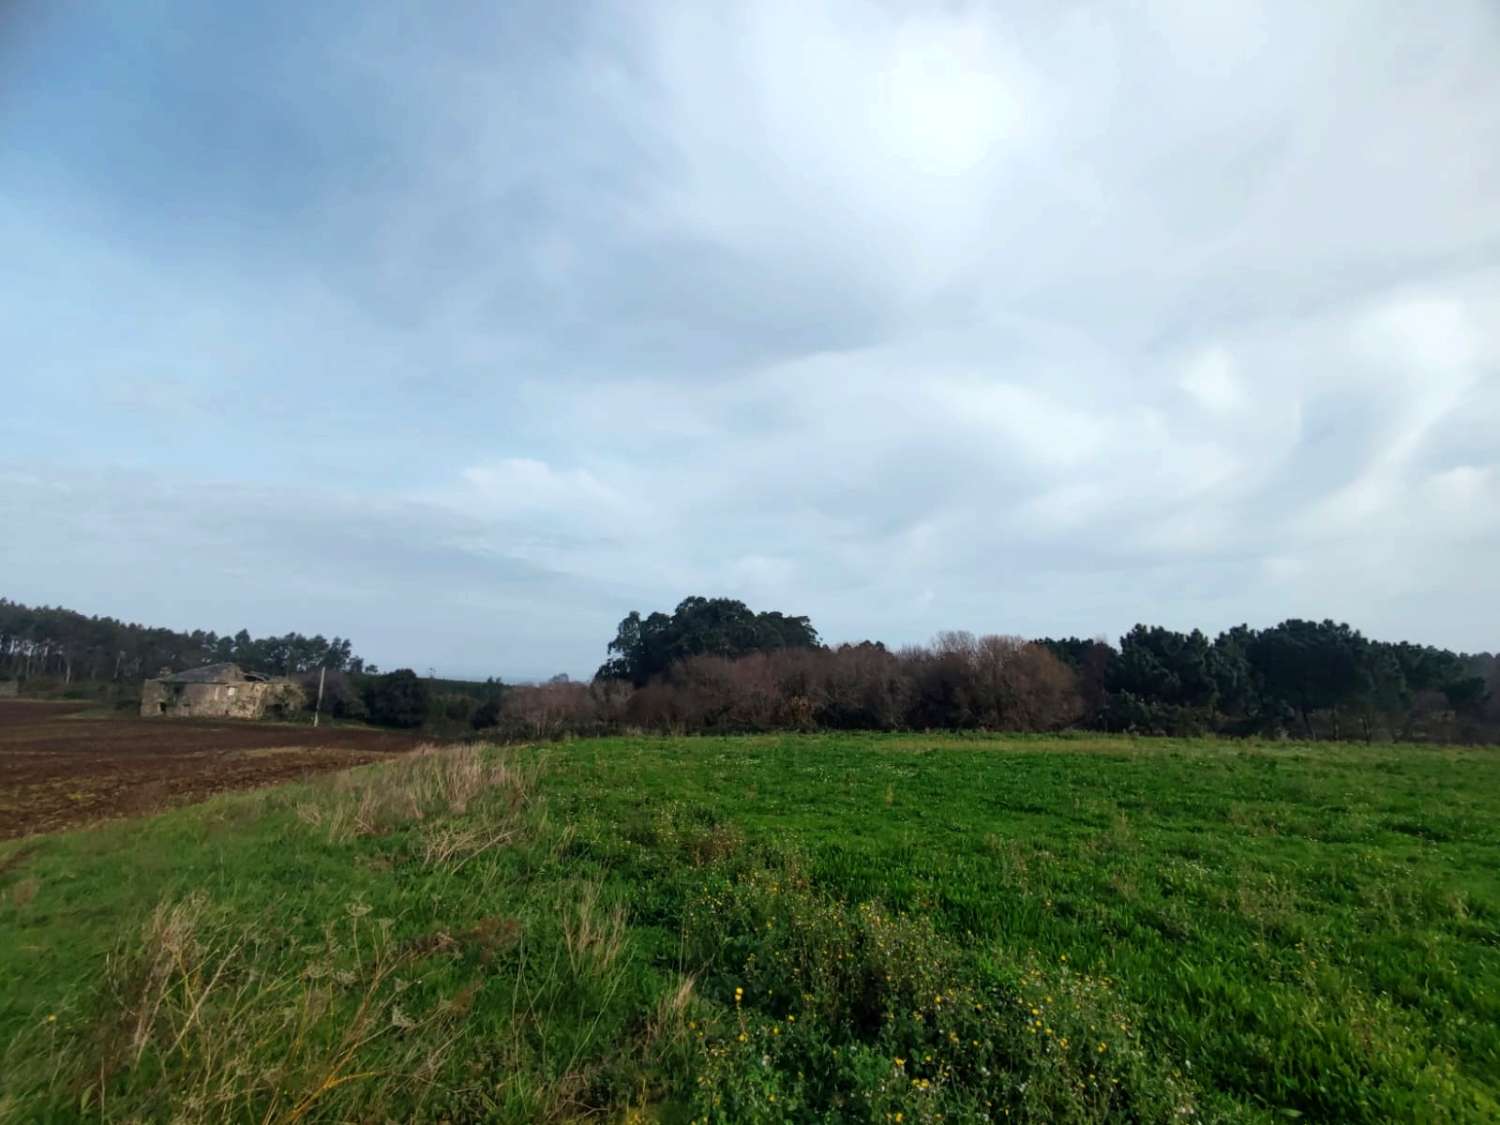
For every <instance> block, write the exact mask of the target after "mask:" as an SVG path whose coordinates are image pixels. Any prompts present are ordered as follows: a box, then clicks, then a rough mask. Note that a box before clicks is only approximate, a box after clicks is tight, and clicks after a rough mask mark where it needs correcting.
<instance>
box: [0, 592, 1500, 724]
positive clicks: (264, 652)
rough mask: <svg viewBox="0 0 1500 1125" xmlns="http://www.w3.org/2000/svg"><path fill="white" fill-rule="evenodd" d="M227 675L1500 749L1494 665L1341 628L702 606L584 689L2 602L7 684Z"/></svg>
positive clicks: (629, 717) (402, 701) (398, 703)
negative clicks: (1104, 629)
mask: <svg viewBox="0 0 1500 1125" xmlns="http://www.w3.org/2000/svg"><path fill="white" fill-rule="evenodd" d="M221 661H233V662H235V663H238V664H240V665H242V666H243V667H245V668H248V669H252V670H255V671H259V672H264V673H268V674H277V675H290V676H293V677H300V678H302V680H303V682H304V685H305V686H306V688H307V689H308V696H309V703H310V704H311V701H312V700H313V699H314V698H315V696H316V684H317V680H318V675H317V673H318V671H319V670H320V669H327V670H328V672H329V673H330V674H329V675H328V676H327V678H326V689H325V697H324V704H323V706H324V713H325V714H327V715H332V716H334V717H337V718H344V719H348V720H352V721H369V722H377V723H381V724H383V725H388V726H401V727H425V728H427V729H429V730H432V731H434V732H439V733H458V732H460V731H479V732H482V733H484V734H485V735H486V736H487V737H498V738H518V739H534V738H550V737H558V736H561V735H565V734H577V735H588V734H603V733H609V732H618V731H624V730H666V731H678V732H725V733H727V732H735V731H771V730H808V729H818V728H825V729H830V730H927V729H949V730H999V731H1058V730H1064V729H1070V728H1072V729H1085V730H1101V731H1114V732H1126V733H1136V734H1167V735H1194V734H1208V733H1218V734H1226V735H1260V736H1265V737H1282V736H1288V735H1290V736H1296V737H1304V738H1317V739H1349V738H1358V739H1370V740H1374V739H1400V740H1416V741H1421V740H1426V741H1500V658H1497V657H1496V656H1495V655H1494V654H1492V653H1487V652H1482V653H1457V652H1453V651H1451V650H1448V649H1442V648H1436V647H1433V646H1429V645H1418V644H1412V643H1409V642H1386V641H1378V640H1373V639H1370V638H1367V637H1365V636H1364V635H1363V634H1362V633H1361V632H1360V631H1359V630H1357V629H1354V628H1352V627H1350V626H1349V625H1346V624H1341V623H1337V622H1334V621H1304V620H1297V619H1292V620H1288V621H1283V622H1281V623H1279V624H1277V625H1273V626H1270V627H1268V628H1263V629H1255V628H1251V627H1250V626H1248V625H1239V626H1236V627H1234V628H1232V629H1228V630H1226V631H1224V632H1222V633H1220V634H1218V635H1217V636H1215V637H1212V638H1210V637H1209V636H1208V635H1207V634H1205V633H1204V632H1202V631H1201V630H1196V629H1195V630H1192V631H1190V632H1179V631H1176V630H1172V629H1166V628H1162V627H1160V626H1151V625H1137V626H1135V627H1134V628H1133V629H1131V630H1130V631H1129V632H1128V633H1126V634H1125V635H1124V636H1123V637H1122V638H1120V640H1119V643H1118V644H1112V643H1110V642H1109V641H1107V640H1104V639H1101V638H1094V639H1085V638H1079V637H1065V638H1050V637H1044V638H1036V639H1028V638H1022V637H1015V636H1002V635H986V636H976V635H975V634H972V633H967V632H947V633H940V634H938V635H937V637H935V638H934V639H933V641H932V642H931V643H930V644H926V645H908V646H904V647H901V648H897V649H890V648H887V647H886V646H885V645H884V644H881V643H879V642H875V641H863V642H860V643H858V644H840V645H832V646H831V645H827V644H824V643H823V641H822V639H821V638H820V636H819V634H818V631H817V630H816V629H815V628H814V627H813V625H812V623H811V621H810V620H809V619H808V618H807V617H805V616H796V615H791V614H785V613H780V612H755V611H753V610H751V609H750V608H749V607H748V606H746V605H745V604H744V603H743V602H740V601H737V600H734V599H730V598H703V597H690V598H686V599H684V600H683V601H682V602H681V603H679V604H678V606H677V607H676V608H675V609H674V610H672V611H670V612H655V613H651V614H649V615H647V616H642V615H641V614H640V613H639V612H632V613H630V614H629V615H627V616H626V617H625V619H624V620H622V621H621V622H620V624H619V626H618V628H617V629H616V632H615V636H614V638H613V639H612V640H611V641H610V642H609V643H608V645H607V647H606V659H605V661H604V663H603V664H602V665H601V666H600V668H599V670H598V672H597V673H596V674H595V676H594V679H593V680H592V682H589V683H579V682H574V681H570V680H569V679H568V678H567V677H566V676H559V677H556V678H554V679H553V680H552V681H549V682H548V683H545V684H531V685H506V684H503V683H501V682H500V681H499V680H498V679H493V678H492V679H490V680H488V681H486V682H485V683H483V684H479V683H470V682H464V681H452V680H439V679H435V678H433V677H430V676H429V677H425V678H423V677H419V676H417V675H416V673H415V672H413V671H411V670H410V669H399V670H397V671H395V672H391V673H387V674H385V675H380V674H379V671H378V669H376V668H375V667H374V666H373V665H370V664H367V663H365V662H364V661H363V660H361V659H360V658H359V657H357V656H355V655H353V652H352V646H351V645H350V642H349V641H348V640H346V639H343V638H339V637H335V638H333V639H332V640H327V639H325V638H323V637H322V636H314V637H304V636H303V635H301V634H299V633H289V634H287V635H286V636H283V637H267V638H261V639H256V638H252V637H251V636H250V635H249V633H248V632H246V631H244V630H241V631H240V632H239V633H237V634H235V635H233V636H229V635H224V636H219V635H216V634H214V633H212V632H201V631H194V632H192V633H180V632H174V631H172V630H168V629H153V628H147V627H145V626H141V625H134V624H126V623H124V622H120V621H117V620H115V619H113V618H108V617H103V618H101V617H86V616H84V615H83V614H79V613H74V612H72V611H69V610H65V609H53V608H48V607H42V608H35V609H34V608H30V607H26V606H23V605H20V604H18V603H15V602H11V601H7V600H5V599H0V678H4V677H7V676H9V677H17V678H38V677H51V678H53V679H54V680H56V681H61V682H64V683H66V682H70V681H74V680H83V679H88V680H113V681H117V682H124V681H131V682H138V681H139V680H140V679H141V678H143V677H144V676H148V675H155V674H156V673H157V672H158V671H160V670H161V669H162V668H164V667H169V668H172V669H176V670H180V669H183V668H188V667H193V666H196V665H201V664H210V663H217V662H221Z"/></svg>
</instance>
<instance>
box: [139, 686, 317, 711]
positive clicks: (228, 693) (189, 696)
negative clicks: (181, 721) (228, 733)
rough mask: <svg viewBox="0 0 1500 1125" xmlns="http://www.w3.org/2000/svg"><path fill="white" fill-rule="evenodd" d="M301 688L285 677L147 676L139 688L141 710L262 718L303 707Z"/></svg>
mask: <svg viewBox="0 0 1500 1125" xmlns="http://www.w3.org/2000/svg"><path fill="white" fill-rule="evenodd" d="M302 703H303V695H302V689H301V688H300V687H298V686H297V685H296V684H294V683H291V682H289V681H286V680H270V681H267V682H265V683H239V684H193V683H187V684H183V683H175V682H173V681H172V680H147V681H146V682H145V684H144V685H143V686H142V688H141V714H142V715H144V716H153V715H166V716H170V717H173V718H203V719H263V718H265V717H267V716H268V715H269V716H271V717H273V718H274V717H277V716H278V715H289V714H291V713H292V712H294V711H296V710H299V709H300V708H301V707H302Z"/></svg>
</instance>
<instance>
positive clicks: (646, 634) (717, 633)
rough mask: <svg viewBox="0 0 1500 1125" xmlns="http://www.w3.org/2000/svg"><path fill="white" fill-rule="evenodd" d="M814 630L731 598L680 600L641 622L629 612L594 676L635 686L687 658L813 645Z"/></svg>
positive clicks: (798, 619) (804, 623)
mask: <svg viewBox="0 0 1500 1125" xmlns="http://www.w3.org/2000/svg"><path fill="white" fill-rule="evenodd" d="M817 644H818V632H817V630H816V629H814V628H813V627H812V623H811V622H810V621H809V620H808V619H807V618H806V617H788V616H786V615H785V614H782V613H776V612H770V613H755V612H754V611H752V610H751V609H750V608H749V607H748V606H746V605H745V603H744V602H740V601H735V600H734V599H732V598H700V597H690V598H684V599H683V600H682V601H681V603H679V604H678V606H677V608H676V609H675V610H674V611H673V612H672V613H671V614H670V615H668V614H665V613H653V614H651V615H650V616H649V617H647V618H645V619H644V620H643V619H642V618H641V615H640V613H639V612H638V611H634V610H633V611H631V613H630V615H629V616H628V617H626V618H625V620H623V621H621V622H620V627H619V629H618V631H617V632H616V634H615V639H614V640H612V641H611V642H610V643H609V653H610V658H609V660H607V661H606V662H605V663H604V665H603V666H602V667H601V668H600V669H599V672H598V677H599V678H600V679H609V680H629V681H631V682H632V683H634V684H636V685H637V686H638V687H639V686H642V685H644V684H645V683H647V682H648V681H649V680H650V679H651V678H652V677H653V676H657V675H660V674H661V673H663V672H665V671H666V670H667V669H668V668H670V667H671V666H672V665H674V664H676V663H678V662H680V661H682V660H685V659H687V658H688V657H690V656H702V655H708V656H722V657H730V658H732V657H738V656H745V655H747V654H749V653H753V652H770V651H774V650H776V649H783V648H815V647H816V646H817Z"/></svg>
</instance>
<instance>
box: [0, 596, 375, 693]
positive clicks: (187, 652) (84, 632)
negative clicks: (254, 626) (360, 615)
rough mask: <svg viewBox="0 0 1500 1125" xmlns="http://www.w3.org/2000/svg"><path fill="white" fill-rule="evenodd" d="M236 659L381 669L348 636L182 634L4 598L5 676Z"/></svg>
mask: <svg viewBox="0 0 1500 1125" xmlns="http://www.w3.org/2000/svg"><path fill="white" fill-rule="evenodd" d="M229 661H233V662H234V663H236V664H238V665H240V666H241V667H242V668H246V669H249V670H251V671H255V672H264V673H266V674H267V675H277V676H291V675H295V674H297V673H299V672H311V671H316V670H317V669H319V668H327V669H329V670H331V671H350V672H370V673H373V672H375V671H376V669H375V668H374V666H372V665H368V664H366V663H365V662H364V661H363V660H361V659H360V658H359V657H357V656H355V655H354V651H353V646H352V644H351V643H350V642H349V641H348V640H346V639H345V638H343V637H334V638H332V639H331V640H330V639H329V638H327V637H323V636H315V637H304V636H303V635H302V634H301V633H288V634H286V636H284V637H252V636H251V635H250V634H249V632H247V631H246V630H244V629H241V630H240V631H239V632H238V633H235V634H233V635H230V634H228V633H225V634H223V635H220V634H218V633H214V632H204V631H203V630H201V629H195V630H194V631H193V632H191V633H180V632H177V631H176V630H174V629H161V628H154V627H151V626H147V625H136V624H133V623H131V622H126V621H118V620H116V619H115V618H113V617H89V616H86V615H85V614H82V613H77V612H75V611H73V610H71V609H63V608H62V607H60V606H59V607H55V608H54V607H51V606H37V607H32V606H26V605H21V604H20V603H19V602H13V601H10V600H9V599H7V598H0V678H6V677H8V678H12V679H33V678H49V679H58V680H61V681H63V682H64V683H71V682H72V681H74V680H112V681H120V680H140V679H144V678H146V677H147V676H154V675H156V674H157V673H158V672H160V671H161V670H162V669H163V668H170V669H172V670H173V671H181V670H182V669H184V668H194V667H197V666H198V665H201V664H220V663H226V662H229Z"/></svg>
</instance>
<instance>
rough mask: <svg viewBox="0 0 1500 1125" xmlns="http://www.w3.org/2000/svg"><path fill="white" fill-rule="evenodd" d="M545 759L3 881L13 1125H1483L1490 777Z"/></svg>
mask: <svg viewBox="0 0 1500 1125" xmlns="http://www.w3.org/2000/svg"><path fill="white" fill-rule="evenodd" d="M541 756H542V757H543V758H545V763H544V765H543V767H542V773H541V776H540V780H539V781H535V782H532V781H526V780H525V779H524V777H521V778H518V777H517V776H516V775H515V774H514V773H506V774H505V775H503V776H500V777H487V778H486V780H487V781H489V782H491V784H488V785H486V786H484V787H483V788H482V789H481V790H476V791H475V793H474V795H473V796H472V797H467V798H466V797H464V792H459V797H460V799H459V800H457V801H454V800H453V799H451V798H452V796H453V786H452V785H451V784H450V785H448V787H447V788H446V789H445V788H444V785H443V784H437V783H433V781H432V779H431V777H429V776H427V775H426V774H422V773H421V772H420V771H423V770H427V771H428V772H429V773H430V772H431V770H432V769H433V768H434V766H433V765H432V763H422V762H418V763H413V764H411V765H410V766H402V767H377V768H376V769H375V770H373V771H361V772H360V774H359V775H358V779H357V780H356V781H353V782H345V783H342V784H334V783H322V784H319V785H315V786H307V787H291V788H288V789H285V790H278V791H275V792H274V793H271V794H261V795H242V796H236V797H230V798H225V799H221V800H218V801H215V802H212V803H210V804H208V805H205V806H201V807H198V808H194V809H187V810H180V811H178V812H174V813H171V814H167V815H165V816H162V817H159V818H156V819H154V820H152V821H149V822H137V823H134V824H121V825H114V826H109V827H105V828H101V829H98V830H95V831H91V832H83V833H73V834H69V835H62V836H57V837H49V838H46V839H43V840H41V841H40V842H39V843H37V844H36V850H35V851H34V852H32V853H30V854H28V855H27V856H26V857H25V858H24V859H23V860H22V861H21V862H19V863H16V864H14V865H13V866H12V868H11V870H9V871H8V872H6V873H5V874H4V875H0V888H3V893H4V894H5V898H4V900H3V902H0V1043H3V1042H5V1041H6V1040H10V1039H12V1038H14V1044H13V1046H12V1047H11V1049H10V1051H9V1052H8V1054H7V1056H6V1057H5V1059H4V1060H3V1061H4V1063H5V1065H4V1066H3V1067H0V1073H3V1074H5V1075H9V1076H10V1077H9V1078H0V1082H3V1083H4V1084H5V1085H4V1086H0V1117H3V1116H4V1115H5V1112H6V1102H5V1101H4V1100H3V1099H4V1098H5V1097H7V1096H8V1097H9V1098H10V1099H11V1101H10V1102H9V1112H10V1114H11V1115H12V1116H13V1117H14V1118H15V1119H18V1120H33V1119H37V1118H39V1117H45V1116H51V1117H53V1118H55V1119H59V1120H66V1119H71V1118H72V1117H74V1116H76V1115H78V1113H79V1107H80V1106H83V1107H85V1108H84V1113H85V1114H86V1115H89V1116H97V1115H99V1113H100V1100H101V1095H102V1096H103V1116H105V1117H107V1118H110V1119H124V1118H127V1117H129V1116H130V1115H131V1114H132V1113H136V1114H140V1115H142V1116H145V1117H148V1118H155V1117H159V1116H163V1115H164V1112H165V1108H166V1107H168V1106H172V1107H174V1108H175V1107H180V1106H181V1105H182V1104H184V1099H187V1098H189V1097H194V1098H197V1099H198V1102H197V1106H196V1108H195V1109H194V1110H193V1111H192V1112H193V1113H195V1114H197V1115H198V1116H200V1117H202V1116H210V1117H217V1116H233V1117H236V1118H238V1119H243V1120H278V1119H284V1120H291V1119H324V1118H334V1117H337V1118H345V1119H346V1118H350V1117H356V1116H359V1115H364V1114H375V1113H377V1112H378V1113H382V1114H383V1113H389V1115H390V1116H391V1117H393V1118H396V1119H407V1118H412V1117H423V1116H425V1117H427V1118H429V1119H442V1118H443V1117H444V1115H449V1116H451V1117H452V1118H453V1119H456V1120H467V1119H473V1118H476V1117H485V1116H488V1117H493V1118H496V1119H502V1120H515V1121H530V1120H536V1119H539V1118H542V1117H553V1118H567V1117H569V1116H572V1115H575V1114H579V1113H582V1112H585V1111H588V1110H594V1109H605V1110H608V1111H610V1112H614V1113H619V1112H623V1111H625V1110H626V1109H627V1108H628V1107H631V1106H645V1107H647V1109H648V1111H649V1113H650V1114H651V1115H654V1116H664V1117H669V1118H670V1117H673V1116H678V1115H680V1116H682V1117H684V1118H685V1117H687V1116H689V1115H696V1116H699V1117H704V1116H709V1117H712V1116H717V1117H718V1118H719V1119H723V1120H750V1119H754V1118H757V1117H758V1118H759V1119H763V1120H778V1119H782V1118H798V1117H815V1116H820V1115H821V1116H825V1117H828V1118H830V1119H868V1120H902V1121H916V1120H932V1119H937V1117H938V1115H939V1114H942V1115H943V1116H944V1117H945V1118H946V1119H947V1120H955V1119H978V1118H982V1116H983V1115H984V1114H986V1113H990V1114H993V1115H994V1117H995V1119H1000V1120H1003V1119H1007V1117H1008V1118H1009V1119H1016V1118H1025V1117H1030V1118H1032V1119H1036V1120H1051V1119H1067V1118H1072V1119H1077V1120H1089V1119H1096V1120H1102V1119H1127V1118H1132V1117H1133V1118H1136V1119H1143V1120H1157V1119H1169V1118H1171V1117H1173V1116H1174V1115H1176V1116H1181V1117H1186V1116H1189V1115H1199V1116H1202V1117H1204V1118H1208V1119H1214V1118H1228V1119H1243V1120H1272V1119H1275V1118H1277V1117H1281V1116H1282V1115H1288V1116H1290V1115H1294V1114H1301V1115H1305V1116H1306V1117H1308V1118H1311V1119H1322V1120H1344V1121H1355V1120H1365V1121H1383V1120H1400V1119H1406V1120H1420V1121H1431V1120H1442V1119H1451V1120H1485V1119H1492V1118H1496V1117H1497V1115H1500V1110H1497V1098H1500V754H1497V753H1496V752H1495V751H1493V750H1487V751H1486V750H1475V751H1458V750H1453V751H1447V750H1434V749H1431V748H1382V747H1375V748H1348V747H1337V748H1334V747H1309V748H1298V747H1284V748H1281V747H1278V748H1257V747H1253V746H1243V745H1235V744H1227V743H1203V744H1199V745H1195V744H1190V743H1184V742H1161V741H1150V742H1141V743H1135V744H1132V743H1130V742H1126V741H1118V740H1097V739H1096V740H1084V739H1076V740H1042V739H1036V740H1028V739H978V738H975V739H965V738H955V737H942V736H936V737H928V736H923V737H873V736H872V737H865V736H854V737H849V736H837V737H836V736H828V737H817V736H809V737H785V738H757V739H728V740H713V739H692V740H656V739H650V740H625V739H610V740H603V741H598V742H586V743H575V744H572V745H570V746H566V747H558V748H553V749H551V750H549V751H545V752H541ZM536 757H537V752H534V751H523V752H520V753H519V755H516V754H508V755H506V760H507V761H511V762H515V763H520V764H521V765H522V766H523V772H524V769H525V768H529V766H530V765H531V764H533V763H534V761H535V759H536ZM403 771H404V773H403ZM449 780H450V782H451V780H452V779H449ZM458 788H459V790H461V791H462V790H464V786H462V785H460V786H459V787H458ZM416 790H421V792H422V793H423V794H425V795H424V796H422V797H421V799H420V800H419V801H418V804H419V805H420V807H421V809H422V812H423V816H422V817H421V818H420V819H418V818H415V817H413V816H412V815H411V814H412V813H413V811H415V809H414V808H413V807H408V806H409V805H410V802H406V803H405V804H403V800H402V799H401V798H400V797H399V793H401V792H410V791H416ZM370 794H373V796H371V795H370ZM445 794H446V795H445ZM361 801H364V802H365V812H366V814H367V816H366V819H367V820H369V821H370V822H371V825H372V826H373V827H374V828H375V829H376V831H375V832H373V833H372V834H360V833H359V832H356V831H355V830H354V823H353V817H354V814H355V813H356V812H357V811H358V806H359V804H360V802H361ZM460 810H462V811H460ZM466 832H467V833H471V834H472V836H471V838H468V839H467V840H466V839H465V836H464V833H466ZM485 833H489V836H485ZM498 833H504V834H505V838H504V839H503V840H501V841H500V842H498V843H496V844H495V845H494V846H492V847H489V848H482V847H481V845H482V844H483V843H485V841H486V839H488V838H489V837H492V836H494V835H495V834H498ZM476 849H478V850H476ZM15 851H16V847H15V845H11V846H10V847H8V848H7V849H5V850H4V851H0V864H3V863H4V862H5V859H6V857H7V856H10V855H12V854H13V853H14V852H15ZM445 852H447V853H449V854H446V855H445V854H444V853H445ZM163 903H166V904H167V906H166V907H163V906H162V905H161V904H163ZM871 904H874V905H871ZM153 911H154V912H155V913H154V915H153ZM383 918H384V919H389V920H390V921H389V922H388V923H387V924H385V926H384V928H382V927H381V925H380V922H379V920H380V919H383ZM737 987H739V988H743V989H744V990H745V992H744V994H743V996H742V997H741V998H740V999H739V1000H736V997H735V993H734V989H735V988H737ZM200 1001H201V1003H200ZM142 1012H145V1013H146V1015H145V1017H143V1016H142ZM54 1015H55V1016H56V1019H55V1020H53V1019H50V1018H49V1017H51V1016H54ZM799 1019H800V1022H797V1021H798V1020H799ZM80 1059H86V1060H88V1063H87V1065H83V1064H81V1063H79V1061H78V1060H80ZM100 1060H103V1066H102V1068H101V1067H100V1065H99V1063H100ZM236 1060H241V1061H245V1060H248V1061H249V1062H250V1063H251V1064H253V1065H248V1066H236V1065H235V1063H236ZM283 1060H285V1061H283ZM897 1060H900V1061H899V1063H898V1062H897ZM101 1070H102V1078H101V1076H100V1075H101ZM351 1076H357V1077H351Z"/></svg>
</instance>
